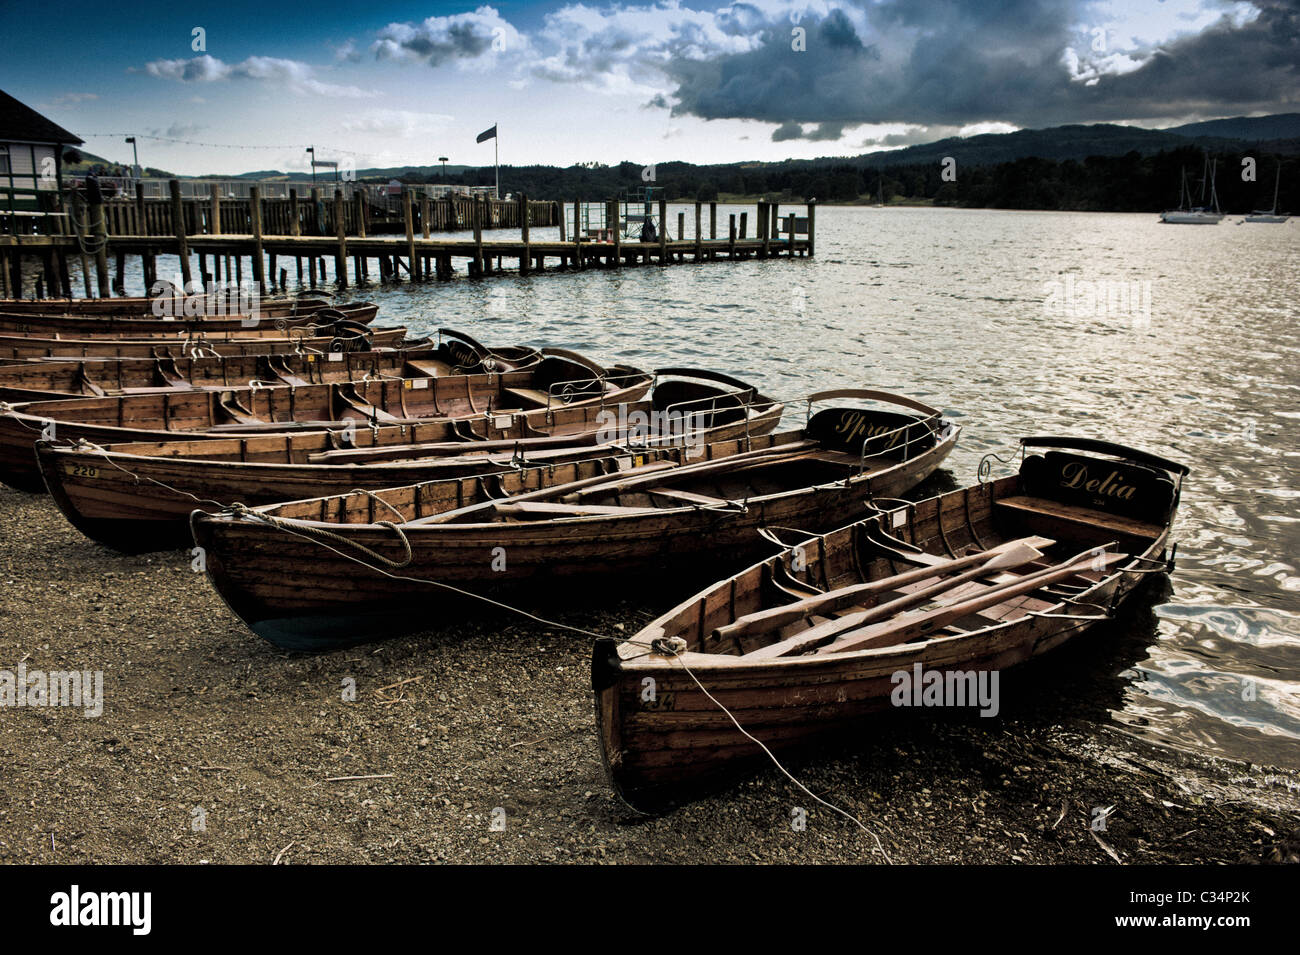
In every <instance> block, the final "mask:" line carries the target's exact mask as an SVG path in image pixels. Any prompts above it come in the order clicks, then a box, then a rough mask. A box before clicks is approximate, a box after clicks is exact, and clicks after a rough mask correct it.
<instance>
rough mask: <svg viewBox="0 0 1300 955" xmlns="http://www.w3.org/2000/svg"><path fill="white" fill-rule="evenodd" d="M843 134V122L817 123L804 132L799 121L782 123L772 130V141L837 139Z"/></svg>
mask: <svg viewBox="0 0 1300 955" xmlns="http://www.w3.org/2000/svg"><path fill="white" fill-rule="evenodd" d="M843 135H844V124H843V123H818V124H817V125H816V126H815V127H814V128H813V129H811V130H809V131H808V132H804V129H803V127H802V126H801V125H800V124H799V123H782V124H781V125H780V126H778V127H777V128H776V129H775V130H773V131H772V142H774V143H781V142H785V141H786V140H789V139H807V140H810V141H813V142H817V141H819V140H828V139H830V140H834V139H839V138H840V137H841V136H843Z"/></svg>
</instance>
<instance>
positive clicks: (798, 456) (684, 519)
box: [192, 390, 959, 649]
mask: <svg viewBox="0 0 1300 955" xmlns="http://www.w3.org/2000/svg"><path fill="white" fill-rule="evenodd" d="M828 396H829V397H832V398H836V399H838V398H841V397H853V398H859V399H863V400H871V401H876V402H881V403H885V404H887V405H888V406H890V407H892V408H894V409H896V410H894V411H888V412H886V411H872V410H863V409H857V408H842V407H835V408H829V409H826V410H823V411H819V412H818V413H817V414H816V415H810V418H809V420H808V422H807V424H806V425H805V426H804V427H803V428H801V429H798V430H794V431H786V432H783V433H781V434H776V435H767V436H763V437H749V438H742V439H733V440H730V441H722V442H716V443H714V444H709V445H706V446H704V447H701V448H696V449H690V448H685V449H681V448H672V449H662V450H657V451H654V452H649V453H648V455H649V456H647V457H645V458H644V459H643V460H642V461H641V462H638V461H637V460H636V458H635V456H633V455H622V456H618V457H615V458H601V459H595V460H594V461H592V460H586V461H579V462H574V463H570V464H563V465H557V466H555V467H546V468H529V469H523V470H518V471H514V472H509V473H503V474H497V475H490V476H488V477H476V478H465V479H461V480H453V481H434V482H429V483H425V484H418V485H413V486H407V487H401V488H392V489H387V490H383V491H378V492H361V493H357V494H346V495H340V496H335V497H324V498H318V499H314V500H306V501H297V502H291V503H286V504H280V505H274V506H268V507H263V508H257V509H253V510H246V509H236V510H230V511H223V512H221V513H218V514H204V513H202V512H198V511H196V512H195V513H194V515H193V522H192V523H193V529H194V539H195V541H196V543H197V544H198V546H199V547H201V548H202V549H203V554H204V555H205V558H204V559H205V561H206V568H207V571H208V574H209V577H210V578H211V580H212V582H213V584H214V585H215V587H216V589H217V591H218V593H220V594H221V596H222V597H223V598H224V599H225V601H226V603H227V605H229V606H230V608H231V609H232V610H233V611H234V612H235V613H236V614H237V615H238V616H240V617H241V618H242V619H243V620H244V622H245V623H246V624H248V626H249V627H250V628H251V629H252V630H254V631H255V632H256V633H258V634H260V635H261V636H263V637H265V638H266V639H267V640H270V641H271V642H272V643H275V644H277V645H279V646H283V647H290V648H298V649H324V648H328V647H331V646H337V645H342V644H347V643H355V642H357V641H360V640H367V639H374V638H375V637H376V636H378V635H380V634H389V633H393V632H398V631H400V630H402V629H409V628H410V627H412V626H418V625H419V624H420V623H421V622H426V621H427V620H428V619H429V618H428V613H429V608H430V606H431V601H432V602H436V605H437V606H438V608H439V616H442V614H443V613H444V607H445V606H446V605H447V604H449V603H454V599H453V598H454V595H450V594H448V593H447V592H446V591H445V590H440V589H438V588H437V586H436V584H435V585H434V586H430V585H429V584H427V583H423V582H422V581H430V580H431V581H435V582H438V583H442V584H450V585H453V586H454V587H457V588H461V589H464V590H467V591H469V592H471V593H475V594H479V595H486V594H493V593H498V592H503V591H504V592H508V591H524V592H532V593H545V594H546V595H547V596H549V597H552V598H553V597H555V596H556V595H559V594H569V593H573V592H575V591H577V592H584V593H588V594H590V593H591V587H592V585H593V581H594V580H596V579H598V578H611V577H617V578H620V579H622V580H625V581H633V582H635V586H636V587H637V588H638V589H641V588H645V587H650V586H653V581H654V579H655V575H657V574H659V573H661V572H662V571H663V570H665V569H666V568H667V567H669V566H670V565H671V568H672V573H673V577H674V578H675V579H676V580H677V581H678V582H680V581H681V580H682V579H683V575H685V579H690V577H689V574H691V573H692V572H694V573H700V572H703V573H709V572H710V571H711V570H716V568H717V567H719V566H727V565H728V564H732V565H734V564H735V562H736V561H738V560H743V559H744V558H746V557H749V556H751V555H755V554H758V553H761V552H762V551H763V550H765V549H769V548H770V547H771V546H772V545H771V542H770V539H769V537H768V536H765V534H766V529H767V528H769V527H773V526H794V527H800V528H813V529H825V528H829V527H835V526H839V525H840V524H843V523H844V522H845V521H847V520H850V519H852V518H854V517H857V516H858V515H860V514H861V513H862V510H863V508H864V506H865V502H866V501H867V500H868V499H869V498H870V497H871V496H872V495H873V494H877V495H885V496H894V495H897V494H899V493H902V492H904V491H906V490H908V489H910V488H911V487H912V486H914V485H915V484H917V483H919V482H920V481H922V480H923V479H924V478H926V477H927V476H929V475H930V474H931V473H932V472H933V471H934V470H935V469H936V468H937V467H938V466H939V464H940V463H941V462H942V461H943V460H944V458H946V457H947V455H948V454H949V452H950V451H951V450H952V448H953V445H954V444H955V443H956V440H957V435H958V431H959V429H958V428H957V427H956V426H955V425H953V424H952V423H950V422H948V421H946V420H944V419H943V418H942V416H941V415H940V413H939V412H938V411H936V410H935V409H933V408H930V407H929V406H928V405H924V404H921V403H920V402H916V401H912V400H911V399H908V398H903V397H899V396H897V395H889V394H885V393H883V392H878V391H859V390H849V391H836V392H826V393H823V394H822V395H814V396H813V397H812V398H811V399H810V405H811V402H815V401H820V400H824V399H826V398H827V397H828ZM904 409H905V411H906V412H910V413H904ZM916 412H920V414H919V415H918V414H916ZM691 451H694V452H695V455H694V457H688V454H689V453H690V452H691ZM638 465H639V466H638ZM327 535H328V536H327ZM408 548H409V550H408ZM370 555H377V556H373V557H372V556H370ZM385 561H393V562H395V563H384V562H385ZM389 569H392V573H386V572H385V571H386V570H389Z"/></svg>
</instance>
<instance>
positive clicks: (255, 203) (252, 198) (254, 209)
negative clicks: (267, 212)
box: [248, 186, 266, 295]
mask: <svg viewBox="0 0 1300 955" xmlns="http://www.w3.org/2000/svg"><path fill="white" fill-rule="evenodd" d="M248 219H249V224H250V225H251V227H252V229H253V281H254V282H256V283H257V293H258V294H259V295H265V294H266V262H265V260H264V259H263V258H262V248H263V247H262V190H261V187H259V186H249V187H248Z"/></svg>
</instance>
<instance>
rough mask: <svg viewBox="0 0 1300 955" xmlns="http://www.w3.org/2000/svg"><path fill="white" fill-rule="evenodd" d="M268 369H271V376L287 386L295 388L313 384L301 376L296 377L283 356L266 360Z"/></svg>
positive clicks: (269, 357)
mask: <svg viewBox="0 0 1300 955" xmlns="http://www.w3.org/2000/svg"><path fill="white" fill-rule="evenodd" d="M266 367H267V368H268V369H270V371H271V374H273V375H275V377H276V378H277V379H278V380H279V381H281V382H283V383H284V384H286V385H293V386H295V387H298V386H301V385H310V384H311V382H310V381H308V380H307V379H306V378H303V377H302V376H301V375H295V374H294V373H293V372H292V371H290V370H289V364H288V362H286V361H285V360H284V356H283V355H269V356H267V359H266Z"/></svg>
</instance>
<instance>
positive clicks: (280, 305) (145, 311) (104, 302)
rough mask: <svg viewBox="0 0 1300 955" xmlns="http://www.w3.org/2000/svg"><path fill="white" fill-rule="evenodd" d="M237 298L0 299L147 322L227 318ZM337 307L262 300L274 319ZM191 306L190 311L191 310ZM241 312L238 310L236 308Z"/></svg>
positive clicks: (321, 300)
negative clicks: (167, 317) (166, 317)
mask: <svg viewBox="0 0 1300 955" xmlns="http://www.w3.org/2000/svg"><path fill="white" fill-rule="evenodd" d="M238 301H239V296H238V294H237V290H236V294H234V295H186V296H185V297H184V298H179V297H172V296H163V297H161V298H158V297H156V296H143V295H124V296H120V297H117V298H41V299H30V298H0V312H3V313H24V314H28V315H81V316H85V317H87V318H95V317H101V316H121V317H126V316H135V317H137V318H147V317H149V316H151V315H155V314H156V313H157V310H159V309H161V310H165V311H171V312H172V313H173V314H186V313H187V312H188V313H190V314H194V313H197V314H200V315H224V314H228V313H229V312H230V311H231V306H232V304H233V305H236V306H237V304H238ZM333 304H334V303H333V302H332V301H331V300H330V299H329V298H328V297H326V296H325V295H312V294H310V293H309V294H305V295H302V296H298V297H295V296H289V295H282V296H264V297H262V298H261V299H260V300H259V308H260V310H261V311H262V313H263V314H266V315H272V316H283V315H295V314H299V313H303V312H308V311H312V310H314V309H319V308H329V307H330V306H332V305H333ZM187 306H188V307H187ZM235 310H236V311H237V310H238V309H237V307H236V308H235Z"/></svg>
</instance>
